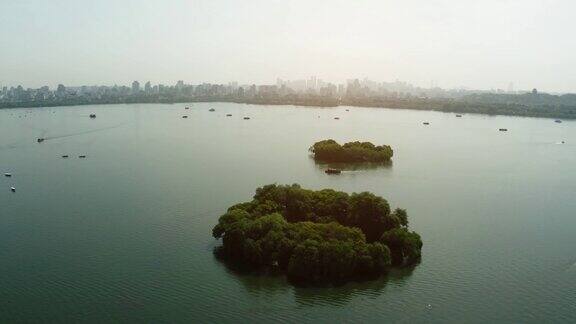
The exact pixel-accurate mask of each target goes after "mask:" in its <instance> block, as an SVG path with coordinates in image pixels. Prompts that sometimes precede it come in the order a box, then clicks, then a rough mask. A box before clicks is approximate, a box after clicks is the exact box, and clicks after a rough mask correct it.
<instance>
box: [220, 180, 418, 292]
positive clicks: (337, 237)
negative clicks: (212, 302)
mask: <svg viewBox="0 0 576 324" xmlns="http://www.w3.org/2000/svg"><path fill="white" fill-rule="evenodd" d="M407 226H408V215H407V213H406V211H405V210H404V209H396V210H394V212H391V211H390V206H389V204H388V202H387V201H386V200H385V199H383V198H382V197H379V196H376V195H374V194H372V193H369V192H362V193H354V194H352V195H349V194H347V193H345V192H339V191H335V190H331V189H324V190H319V191H314V190H307V189H303V188H301V187H300V186H299V185H296V184H294V185H289V186H288V185H285V186H278V185H267V186H263V187H261V188H258V189H257V190H256V194H255V195H254V199H253V200H252V201H250V202H245V203H240V204H236V205H234V206H232V207H230V208H229V209H228V211H227V212H226V213H225V214H224V215H222V216H221V217H220V219H219V221H218V224H217V225H216V226H215V227H214V228H213V230H212V234H213V236H214V237H216V238H222V243H223V245H222V250H223V252H225V254H226V255H227V256H229V257H230V258H232V259H234V260H236V261H237V262H241V263H243V264H246V265H249V266H251V267H253V268H263V267H277V268H279V269H280V270H282V271H284V272H285V273H286V274H287V276H288V277H289V279H292V280H295V281H305V282H341V281H345V280H349V279H351V278H355V277H359V276H367V275H370V276H372V275H380V274H383V273H384V272H385V271H386V270H387V269H388V268H389V267H390V266H391V265H392V264H395V265H403V264H408V263H415V262H417V261H418V260H419V258H420V255H421V253H420V251H421V248H422V241H421V239H420V236H419V235H418V234H416V233H414V232H412V233H410V232H408V230H407Z"/></svg>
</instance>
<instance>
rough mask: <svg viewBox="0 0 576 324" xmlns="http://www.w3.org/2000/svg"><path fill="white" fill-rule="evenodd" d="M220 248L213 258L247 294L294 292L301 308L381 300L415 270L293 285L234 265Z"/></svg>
mask: <svg viewBox="0 0 576 324" xmlns="http://www.w3.org/2000/svg"><path fill="white" fill-rule="evenodd" d="M220 248H221V247H220V246H218V247H216V248H215V249H214V256H215V257H216V259H217V260H218V262H219V263H220V264H221V265H222V266H223V267H224V268H225V269H226V272H227V273H228V274H230V275H231V276H234V278H235V279H236V280H237V281H238V282H239V283H241V284H242V287H243V288H244V289H246V291H247V292H248V293H250V294H251V295H254V296H267V295H276V294H280V295H283V294H286V293H287V292H288V291H291V292H292V294H293V295H294V299H295V301H296V302H297V303H298V305H300V306H315V305H333V306H344V305H346V304H347V303H348V302H349V301H351V300H352V299H354V297H357V296H364V297H370V298H376V297H378V296H379V295H380V294H381V293H382V291H383V289H384V288H385V287H386V285H387V284H389V283H393V284H394V285H395V286H402V285H403V284H404V283H405V282H406V281H407V279H408V278H409V277H410V275H411V274H412V272H413V271H414V269H415V267H414V266H410V267H405V268H400V269H391V270H390V271H389V272H388V273H386V274H385V275H383V276H379V277H376V278H374V277H373V278H364V279H362V278H359V279H357V280H354V281H350V282H346V283H344V284H323V285H303V284H301V283H292V282H289V281H288V280H287V279H286V276H285V275H284V274H282V273H281V272H275V271H273V270H253V269H251V268H250V267H246V266H243V265H241V264H238V263H237V262H233V261H232V260H229V259H228V258H226V257H225V255H224V254H223V253H221V249H220Z"/></svg>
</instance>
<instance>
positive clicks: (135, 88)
mask: <svg viewBox="0 0 576 324" xmlns="http://www.w3.org/2000/svg"><path fill="white" fill-rule="evenodd" d="M139 91H140V82H138V81H134V82H132V92H133V93H137V92H139Z"/></svg>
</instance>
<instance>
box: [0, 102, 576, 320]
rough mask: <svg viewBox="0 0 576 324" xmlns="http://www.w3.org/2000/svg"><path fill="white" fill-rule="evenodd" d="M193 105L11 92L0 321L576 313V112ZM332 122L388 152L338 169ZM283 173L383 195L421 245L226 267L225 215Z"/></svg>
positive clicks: (1, 161)
mask: <svg viewBox="0 0 576 324" xmlns="http://www.w3.org/2000/svg"><path fill="white" fill-rule="evenodd" d="M184 106H185V105H184V104H174V105H156V104H151V105H114V106H81V107H58V108H37V109H10V110H0V172H1V173H4V172H11V173H12V174H13V176H12V178H5V177H2V178H1V179H0V269H1V270H0V300H1V301H2V302H1V303H0V322H72V321H82V322H89V321H90V322H104V321H115V322H147V323H158V322H196V323H207V322H248V321H250V322H267V321H285V322H409V323H414V322H457V323H462V322H471V323H474V322H509V323H540V322H565V323H574V322H576V248H575V247H576V199H575V198H576V122H569V121H565V122H564V123H562V124H556V123H554V121H553V120H549V119H537V118H516V117H488V116H476V115H464V116H463V117H462V118H456V117H455V116H454V115H453V114H444V113H437V112H420V111H408V110H388V109H368V108H349V109H350V111H348V112H347V111H345V107H339V108H333V109H321V108H302V107H299V108H296V107H291V106H271V107H269V106H250V105H238V104H227V103H210V104H208V103H206V104H194V105H191V108H190V110H187V111H186V110H184ZM211 107H214V108H216V111H215V112H209V111H208V109H209V108H211ZM90 113H96V114H97V115H98V117H97V118H96V119H93V120H91V119H90V118H89V117H88V115H89V114H90ZM227 113H231V114H233V116H232V117H226V114H227ZM184 114H187V115H189V118H188V119H182V118H181V116H182V115H184ZM244 116H249V117H251V119H250V120H243V119H242V117H244ZM335 116H339V117H340V120H334V119H333V118H334V117H335ZM423 121H429V122H430V126H424V125H422V122H423ZM501 127H505V128H508V129H509V131H508V132H507V133H503V132H498V128H501ZM38 137H45V138H46V139H47V140H46V141H45V142H44V143H41V144H39V143H36V138H38ZM326 138H333V139H335V140H337V141H349V140H367V141H372V142H374V143H378V144H390V145H391V146H392V147H393V148H394V153H395V155H394V158H393V160H394V161H393V165H392V166H389V167H381V168H369V169H364V170H363V169H360V170H353V171H348V172H345V173H343V174H342V175H340V176H328V175H326V174H324V173H323V171H322V166H317V165H315V164H314V162H313V160H312V159H311V158H310V157H309V155H308V152H307V149H308V147H309V146H310V145H311V144H312V143H314V142H315V141H318V140H321V139H326ZM562 140H565V141H566V144H558V143H559V142H560V141H562ZM63 154H68V155H70V158H68V159H62V158H61V157H60V156H61V155H63ZM82 154H85V155H87V158H86V159H79V158H78V155H82ZM269 183H279V184H290V183H300V184H302V185H303V186H304V187H308V188H313V189H320V188H327V187H328V188H334V189H338V190H343V191H347V192H354V191H372V192H374V193H376V194H378V195H382V196H383V197H385V198H387V199H388V200H389V202H390V204H391V205H392V206H393V207H396V206H398V207H403V208H406V209H407V210H408V213H409V215H410V226H411V227H412V229H414V230H416V231H418V232H419V233H420V234H421V235H422V237H423V240H424V250H423V255H424V258H423V261H422V263H421V264H420V265H419V266H418V267H416V268H415V269H414V270H413V271H396V272H393V273H392V274H391V275H390V276H388V277H387V278H383V279H381V280H378V281H372V282H363V283H351V284H347V285H345V286H343V287H337V288H313V289H312V288H295V287H293V286H291V285H289V284H287V283H286V282H285V280H284V279H283V278H282V277H259V276H256V275H249V274H239V273H237V272H235V271H233V270H231V269H229V268H227V267H226V266H225V265H224V264H222V263H221V262H219V261H218V260H216V259H215V258H214V256H213V254H212V250H213V248H214V247H215V246H217V245H218V242H217V241H215V240H214V239H213V238H212V237H211V228H212V227H213V226H214V225H215V224H216V222H217V219H218V217H219V215H221V214H222V212H223V211H224V210H225V209H226V208H227V207H228V206H230V205H231V204H233V203H236V202H240V201H246V200H249V199H250V198H251V196H252V195H253V192H254V189H255V188H256V187H258V186H261V185H264V184H269ZM10 186H14V187H16V189H17V192H16V193H12V192H10V190H9V188H10Z"/></svg>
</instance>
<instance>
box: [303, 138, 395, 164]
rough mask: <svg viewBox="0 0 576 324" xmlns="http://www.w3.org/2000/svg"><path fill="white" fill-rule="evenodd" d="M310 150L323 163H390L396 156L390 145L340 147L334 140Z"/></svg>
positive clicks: (356, 144) (355, 144)
mask: <svg viewBox="0 0 576 324" xmlns="http://www.w3.org/2000/svg"><path fill="white" fill-rule="evenodd" d="M310 150H311V151H312V152H313V153H314V158H315V159H316V160H318V161H323V162H388V161H390V159H391V158H392V155H394V152H393V151H392V148H391V147H390V146H388V145H381V146H376V145H374V144H372V143H370V142H358V141H356V142H349V143H346V144H344V145H340V144H338V143H337V142H336V141H334V140H332V139H329V140H324V141H320V142H316V143H314V145H312V147H311V148H310Z"/></svg>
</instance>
